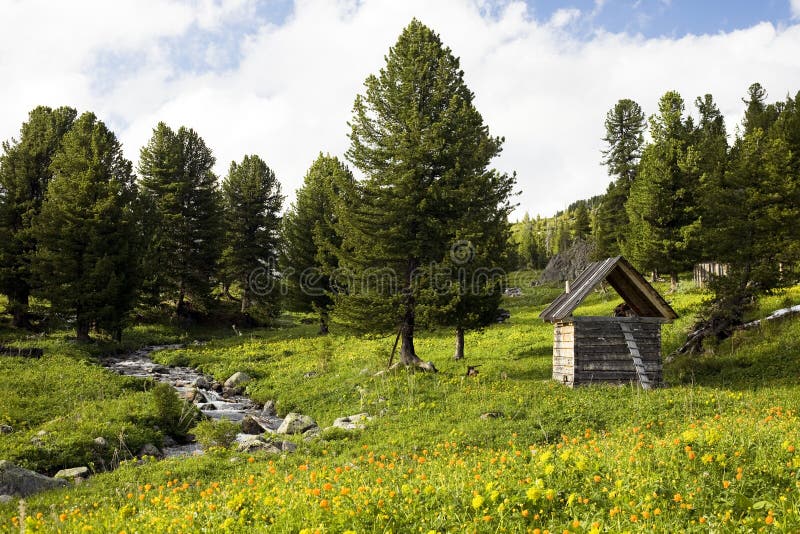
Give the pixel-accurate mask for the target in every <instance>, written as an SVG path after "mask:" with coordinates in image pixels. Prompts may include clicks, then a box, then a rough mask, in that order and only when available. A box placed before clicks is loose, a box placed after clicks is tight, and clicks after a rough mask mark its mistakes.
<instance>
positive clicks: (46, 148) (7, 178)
mask: <svg viewBox="0 0 800 534" xmlns="http://www.w3.org/2000/svg"><path fill="white" fill-rule="evenodd" d="M76 115H77V112H76V111H75V110H74V109H72V108H67V107H62V108H57V109H51V108H48V107H44V106H39V107H37V108H35V109H33V110H32V111H31V112H30V114H29V115H28V121H27V122H26V123H24V124H23V125H22V129H21V131H20V138H19V140H18V141H15V140H12V141H11V142H9V143H3V154H2V156H0V293H3V294H5V295H6V296H7V297H8V300H9V306H8V307H9V310H10V311H11V313H12V316H13V324H14V326H27V323H28V321H27V317H26V313H27V310H28V298H29V296H30V294H31V290H32V285H33V280H32V277H31V269H30V264H31V261H32V257H33V255H34V254H35V252H36V239H35V238H34V235H33V233H32V231H31V228H32V227H33V223H34V221H35V220H36V217H37V216H38V214H39V210H40V208H41V205H42V201H43V200H44V196H45V191H47V185H48V183H49V182H50V180H51V178H52V171H51V170H50V162H51V160H52V157H53V155H54V154H55V152H56V150H57V149H58V147H59V146H60V145H61V140H62V138H63V136H64V135H65V134H66V133H67V132H68V131H69V129H70V128H71V127H72V123H73V121H74V120H75V116H76Z"/></svg>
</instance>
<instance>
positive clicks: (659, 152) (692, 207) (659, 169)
mask: <svg viewBox="0 0 800 534" xmlns="http://www.w3.org/2000/svg"><path fill="white" fill-rule="evenodd" d="M683 111H684V103H683V99H682V98H681V96H680V95H679V94H678V93H677V92H675V91H669V92H667V93H666V94H664V96H662V97H661V100H660V102H659V113H658V114H657V115H654V116H652V117H651V118H650V132H651V134H652V137H653V142H652V143H651V144H650V145H648V146H647V147H646V148H645V150H644V153H643V155H642V161H641V164H640V169H639V173H638V175H637V176H636V179H635V180H634V182H633V185H632V186H631V191H630V196H629V198H628V201H627V203H626V205H625V207H626V210H627V213H628V219H629V221H630V224H629V239H628V242H627V243H626V245H625V247H624V250H625V254H626V256H628V257H629V258H630V259H631V260H632V261H633V262H634V263H635V264H636V265H637V266H638V267H639V268H641V269H649V270H652V271H659V272H665V273H668V274H669V275H670V280H671V283H672V287H673V288H676V287H677V283H678V272H679V271H680V270H682V269H685V268H688V267H691V265H692V264H693V263H694V261H695V260H696V259H697V250H696V247H697V241H696V232H693V231H692V229H693V228H694V227H695V226H696V225H697V220H698V218H699V217H700V214H699V212H698V210H697V204H698V195H697V185H698V184H697V182H696V180H693V179H692V175H691V173H688V172H686V169H685V167H684V166H683V164H684V158H685V156H686V152H687V149H688V147H689V146H690V142H691V135H692V133H693V131H694V124H693V121H692V120H691V118H684V116H683Z"/></svg>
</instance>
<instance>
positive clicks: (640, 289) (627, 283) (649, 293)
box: [539, 256, 678, 323]
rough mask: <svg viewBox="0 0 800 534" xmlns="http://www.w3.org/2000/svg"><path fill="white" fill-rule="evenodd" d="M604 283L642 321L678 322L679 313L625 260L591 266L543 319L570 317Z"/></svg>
mask: <svg viewBox="0 0 800 534" xmlns="http://www.w3.org/2000/svg"><path fill="white" fill-rule="evenodd" d="M603 280H606V281H608V283H609V284H610V285H611V287H613V288H614V289H615V290H616V291H617V293H618V294H619V296H620V297H622V299H623V300H624V301H625V302H626V303H627V304H628V305H629V306H630V307H631V309H632V310H633V311H634V312H635V313H636V315H638V316H639V317H656V318H661V319H664V320H666V321H671V320H673V319H677V317H678V314H677V313H675V310H673V309H672V307H670V305H669V304H667V301H665V300H664V298H663V297H662V296H661V295H660V294H659V293H658V291H656V290H655V289H654V288H653V286H651V285H650V284H649V283H648V282H647V280H645V279H644V277H643V276H642V275H641V273H640V272H639V271H637V270H636V269H634V268H633V266H632V265H631V264H630V263H628V261H627V260H626V259H625V258H623V257H622V256H617V257H615V258H607V259H605V260H602V261H598V262H595V263H592V264H590V265H589V266H588V267H587V268H586V270H585V271H583V272H582V273H581V274H579V275H578V277H577V278H576V279H575V281H574V282H573V283H572V284H571V287H570V290H569V292H568V293H563V294H562V295H561V296H560V297H558V298H557V299H556V300H554V301H553V302H552V304H550V306H548V307H547V308H545V310H544V311H543V312H542V313H540V314H539V317H541V318H542V319H544V320H545V321H550V322H551V323H552V322H556V321H560V320H562V319H564V318H566V317H569V316H570V315H571V314H572V312H573V311H574V310H575V308H577V307H578V306H579V305H580V304H581V302H583V300H584V299H585V298H586V297H587V296H588V295H589V293H590V292H591V291H592V290H593V289H594V288H595V287H597V286H598V285H599V284H600V283H601V282H602V281H603Z"/></svg>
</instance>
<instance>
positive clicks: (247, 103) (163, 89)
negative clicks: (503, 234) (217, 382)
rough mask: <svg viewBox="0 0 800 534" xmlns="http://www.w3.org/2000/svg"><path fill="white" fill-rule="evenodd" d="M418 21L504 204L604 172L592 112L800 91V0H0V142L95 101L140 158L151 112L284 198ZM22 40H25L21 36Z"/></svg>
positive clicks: (339, 149) (581, 189)
mask: <svg viewBox="0 0 800 534" xmlns="http://www.w3.org/2000/svg"><path fill="white" fill-rule="evenodd" d="M412 17H416V18H419V19H420V20H422V22H424V23H425V24H427V25H429V26H430V27H432V28H433V29H434V30H435V31H436V32H438V33H439V34H440V35H441V37H442V40H443V41H444V43H445V44H446V45H447V46H449V47H450V48H451V49H452V51H453V53H454V54H455V55H456V56H459V57H460V58H461V66H462V68H463V70H464V72H465V79H466V81H467V83H468V85H469V86H470V88H471V89H472V90H473V92H474V93H475V105H476V107H477V108H478V110H479V111H480V112H481V113H482V115H483V116H484V119H485V121H486V123H487V124H488V126H489V128H490V130H491V132H492V133H493V134H496V135H502V136H504V137H505V138H506V143H505V145H504V150H503V153H502V155H501V156H500V157H499V158H498V159H497V160H496V161H495V162H494V164H495V166H496V167H497V168H498V169H499V170H501V171H507V172H512V171H516V172H517V175H518V188H519V189H520V191H521V194H520V195H519V197H517V202H518V203H519V208H518V210H517V212H516V213H515V217H521V216H522V214H523V213H524V212H526V211H527V212H529V213H531V214H541V215H549V214H552V213H554V212H555V211H557V210H560V209H563V208H564V207H565V206H566V205H568V204H569V203H571V202H572V201H574V200H577V199H580V198H587V197H589V196H592V195H596V194H599V193H602V192H603V191H604V190H605V188H606V185H607V184H608V181H609V177H608V174H607V171H606V169H605V168H604V167H603V166H602V165H601V164H600V160H601V153H600V151H601V150H602V149H603V143H602V138H603V135H604V131H603V120H604V118H605V114H606V112H607V111H608V110H609V109H610V108H611V107H613V105H614V104H615V103H616V101H617V100H619V99H621V98H632V99H634V100H636V101H637V102H638V103H639V104H640V105H641V106H642V108H643V109H644V111H645V112H646V113H647V114H652V113H654V112H655V111H656V108H657V102H658V98H659V97H660V95H662V94H663V93H665V92H666V91H669V90H676V91H678V92H679V93H680V94H681V95H683V97H684V100H685V102H686V112H687V113H689V114H691V113H694V108H693V105H692V102H693V101H694V99H695V98H696V97H697V96H701V95H703V94H705V93H711V94H712V95H713V96H714V98H715V100H716V101H717V103H718V105H719V107H720V109H721V111H722V112H723V114H724V115H725V117H726V123H727V128H728V132H729V133H730V135H731V136H733V135H735V133H736V128H737V125H738V124H739V123H740V121H741V115H742V102H741V99H742V97H743V96H745V94H746V91H747V87H748V86H749V85H750V84H751V83H753V82H755V81H758V82H760V83H761V84H762V85H763V86H764V87H765V88H766V89H767V91H768V93H769V99H770V100H776V99H783V98H785V97H786V96H787V95H795V94H796V93H797V92H798V90H800V61H798V60H797V58H798V57H800V0H750V1H747V0H729V1H721V0H696V1H690V0H638V1H634V0H604V1H603V0H575V1H571V2H559V1H555V0H516V1H515V0H114V1H113V2H109V1H107V0H75V1H74V2H52V1H50V0H25V1H20V0H0V79H2V80H3V83H2V84H0V101H2V102H3V106H0V140H8V139H10V138H12V137H13V136H16V135H18V132H19V128H20V125H21V123H22V122H23V121H24V120H25V118H26V116H27V113H28V111H29V110H30V109H32V108H33V107H35V106H37V105H49V106H60V105H70V106H73V107H76V108H77V109H78V110H79V111H93V112H95V113H96V114H97V115H98V116H99V117H100V118H101V119H102V120H104V121H106V122H107V123H108V124H109V126H110V127H111V128H112V129H113V130H114V131H115V132H116V133H117V135H118V137H119V138H120V139H121V141H122V142H123V147H124V150H125V154H126V156H127V157H128V158H129V159H131V160H132V161H133V163H134V165H136V163H137V159H138V155H139V149H140V148H141V146H143V145H144V144H145V143H146V142H147V140H148V138H149V137H150V135H151V134H152V128H153V127H154V126H155V125H156V123H157V122H158V121H161V120H163V121H166V122H167V123H168V124H170V125H172V126H173V127H179V126H181V125H186V126H190V127H193V128H195V129H196V130H197V131H198V133H199V134H200V135H201V136H202V137H203V138H204V139H205V140H206V142H207V144H208V145H209V146H210V147H211V148H212V149H213V150H214V153H215V155H216V157H217V166H216V171H217V173H218V174H219V175H224V174H225V173H226V172H227V169H228V166H229V164H230V162H231V161H232V160H237V161H238V160H241V158H242V157H243V156H244V155H245V154H258V155H260V156H261V157H263V158H264V160H265V161H266V162H267V163H268V164H269V165H270V166H271V167H272V168H273V169H274V170H275V172H276V174H277V176H278V178H279V180H280V181H281V182H282V184H283V189H284V192H285V193H286V194H287V196H288V197H289V200H291V199H292V198H293V192H294V190H295V189H296V188H297V187H299V186H300V185H301V184H302V180H303V175H304V174H305V172H306V170H307V169H308V166H309V165H310V164H311V162H312V161H313V160H314V158H315V157H316V156H317V154H319V152H320V151H322V152H328V153H330V154H332V155H337V156H343V154H344V153H345V152H346V150H347V147H348V139H347V121H348V120H349V119H350V112H351V109H352V104H353V100H354V98H355V96H356V95H357V94H358V93H359V92H361V91H362V90H363V81H364V79H365V78H366V76H367V75H369V74H371V73H375V72H377V71H378V70H379V69H380V68H381V66H382V64H383V58H384V55H385V54H386V52H387V51H388V49H389V47H390V46H392V44H394V41H395V40H396V38H397V36H398V35H399V33H400V32H401V31H402V29H403V27H404V26H405V25H406V24H407V23H408V21H409V20H410V19H411V18H412ZM20 43H24V44H25V45H24V46H20Z"/></svg>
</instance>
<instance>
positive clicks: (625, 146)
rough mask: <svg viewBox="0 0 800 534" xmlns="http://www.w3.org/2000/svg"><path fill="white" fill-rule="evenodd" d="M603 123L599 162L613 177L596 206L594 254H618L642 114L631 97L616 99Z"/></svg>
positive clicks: (640, 142) (636, 160)
mask: <svg viewBox="0 0 800 534" xmlns="http://www.w3.org/2000/svg"><path fill="white" fill-rule="evenodd" d="M605 127H606V136H605V137H604V138H603V140H604V141H605V142H606V143H607V144H608V148H607V149H606V150H604V151H603V164H604V165H607V166H608V173H609V174H610V175H611V176H614V177H615V178H614V180H613V181H612V182H611V183H610V184H609V185H608V188H607V189H606V194H605V195H604V196H603V199H602V201H601V203H600V206H599V207H598V210H597V222H596V225H595V232H594V239H595V245H596V246H595V255H596V256H597V257H598V258H605V257H608V256H616V255H618V254H619V253H620V244H621V243H623V242H624V241H625V238H626V231H627V227H628V213H627V212H626V211H625V203H626V202H627V201H628V196H629V195H630V189H631V185H632V184H633V182H634V180H635V179H636V175H637V173H638V169H639V160H640V158H641V155H642V147H643V146H644V137H643V135H642V134H643V133H644V129H645V116H644V113H643V112H642V108H641V107H640V106H639V104H637V103H636V102H634V101H633V100H630V99H627V98H625V99H622V100H620V101H619V102H617V103H616V104H615V105H614V107H613V108H612V109H611V110H609V112H608V113H607V114H606V121H605Z"/></svg>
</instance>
